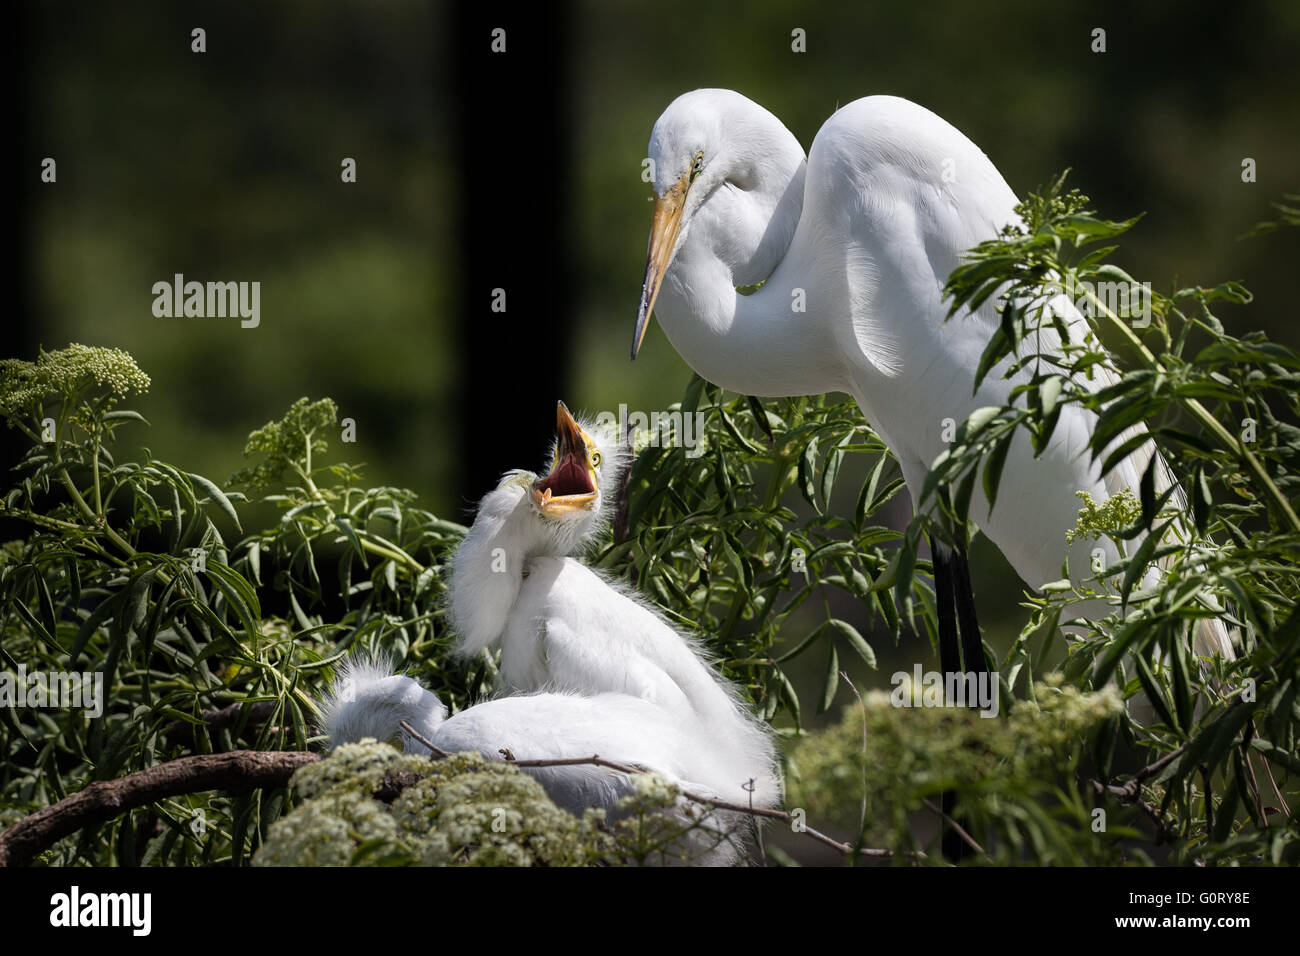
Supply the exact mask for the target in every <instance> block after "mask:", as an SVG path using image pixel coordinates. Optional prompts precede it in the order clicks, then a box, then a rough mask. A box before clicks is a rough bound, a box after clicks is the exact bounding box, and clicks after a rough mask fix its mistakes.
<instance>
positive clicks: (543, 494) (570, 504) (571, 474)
mask: <svg viewBox="0 0 1300 956" xmlns="http://www.w3.org/2000/svg"><path fill="white" fill-rule="evenodd" d="M555 433H556V436H557V438H558V442H557V443H556V447H555V461H554V462H553V463H552V465H551V471H550V474H548V475H546V477H544V478H541V479H538V480H537V481H536V482H534V483H533V486H532V489H531V491H532V496H533V501H534V503H536V505H537V507H538V509H539V510H540V511H541V512H542V513H543V514H545V515H550V516H559V515H564V514H567V513H570V512H574V511H585V510H589V509H590V508H591V506H592V505H593V504H594V503H595V501H596V469H595V467H593V465H592V463H591V453H590V451H589V447H588V442H589V439H588V438H587V434H586V432H584V431H583V430H582V429H581V428H580V427H579V426H578V423H577V422H576V421H574V418H573V416H572V415H570V414H569V409H568V408H566V407H565V405H564V402H557V403H556V407H555Z"/></svg>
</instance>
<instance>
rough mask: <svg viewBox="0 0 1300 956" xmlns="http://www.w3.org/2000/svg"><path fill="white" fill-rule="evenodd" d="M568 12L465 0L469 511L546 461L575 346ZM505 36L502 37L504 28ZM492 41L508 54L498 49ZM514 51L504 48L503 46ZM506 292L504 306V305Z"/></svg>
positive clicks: (450, 39)
mask: <svg viewBox="0 0 1300 956" xmlns="http://www.w3.org/2000/svg"><path fill="white" fill-rule="evenodd" d="M568 9H569V7H568V4H567V3H563V2H561V3H555V2H551V3H545V4H540V3H538V4H527V5H525V4H519V5H506V6H505V7H504V8H501V7H498V6H496V5H494V4H481V3H479V4H471V3H460V4H456V5H455V11H456V12H455V13H454V14H453V17H452V29H451V30H450V31H449V32H448V36H447V37H446V41H447V43H448V45H449V49H448V52H449V54H451V56H450V57H449V60H450V64H451V65H452V67H453V69H454V71H455V72H454V74H453V75H452V76H450V77H448V81H449V85H450V86H451V87H452V88H453V89H455V90H456V91H457V95H456V111H457V112H456V115H457V119H456V124H455V128H454V130H453V134H454V139H453V140H452V141H451V142H449V143H448V144H446V145H447V148H448V149H449V150H450V151H451V153H452V155H453V157H454V160H453V167H454V168H455V170H456V171H457V173H458V182H457V185H456V189H457V193H458V194H457V195H456V196H453V197H448V198H449V201H450V202H449V205H450V204H451V202H454V203H455V204H456V205H457V206H458V207H459V217H458V220H457V229H456V234H455V236H456V241H455V248H456V249H457V250H458V252H459V261H458V263H457V264H456V265H457V268H456V269H455V270H454V271H453V272H452V274H454V275H457V276H459V284H460V285H459V295H458V296H457V297H456V299H457V301H458V306H457V308H458V314H457V316H456V324H457V328H458V330H459V340H458V341H457V342H456V343H454V345H451V346H450V347H453V348H455V349H456V350H457V354H458V357H459V358H460V360H461V380H460V383H459V387H458V400H457V408H456V409H455V414H456V416H457V427H458V429H459V440H458V444H457V455H458V459H457V469H458V472H459V475H460V487H459V489H458V492H459V495H460V502H461V503H462V504H463V505H465V506H466V507H468V506H469V504H470V503H472V502H474V501H477V499H478V498H479V497H481V496H482V495H483V494H485V493H486V492H487V491H489V490H491V488H493V487H495V484H496V481H497V479H498V478H499V477H500V475H501V473H502V471H504V470H506V469H508V468H518V467H535V466H536V465H538V464H540V463H541V459H542V457H543V455H544V453H545V450H546V447H547V444H548V443H549V441H550V439H551V436H552V434H553V432H554V428H555V401H556V399H558V398H566V397H567V398H569V400H570V404H574V403H576V404H577V405H581V403H582V400H581V397H580V396H578V397H574V396H565V395H564V394H563V388H564V384H565V382H566V381H567V379H568V373H569V356H570V355H571V354H572V350H573V348H574V341H573V334H574V333H573V327H574V324H573V316H572V312H571V306H570V303H572V302H573V301H574V298H575V297H574V295H573V290H572V286H571V275H572V271H571V270H570V268H569V258H570V256H571V254H572V249H573V243H572V242H571V241H570V238H571V237H570V228H571V226H570V224H571V222H572V220H573V217H572V214H571V211H570V200H569V194H570V183H571V182H572V180H573V176H574V172H573V167H572V161H571V155H570V143H571V136H570V131H569V124H568V97H567V95H566V82H565V81H566V58H567V56H568V51H567V49H566V45H567V35H568V17H567V12H568ZM496 30H501V31H504V33H497V34H495V35H494V31H496ZM494 42H495V44H496V46H497V50H494V49H493V46H494ZM502 44H504V52H500V47H501V45H502ZM498 289H499V290H503V292H504V297H505V311H504V312H496V311H493V303H494V299H495V300H496V301H498V302H499V301H500V293H496V292H494V290H498Z"/></svg>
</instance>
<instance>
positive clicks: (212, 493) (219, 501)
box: [187, 472, 244, 534]
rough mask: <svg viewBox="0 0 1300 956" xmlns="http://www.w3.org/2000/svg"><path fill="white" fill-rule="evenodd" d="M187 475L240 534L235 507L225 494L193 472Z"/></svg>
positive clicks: (240, 528) (241, 530)
mask: <svg viewBox="0 0 1300 956" xmlns="http://www.w3.org/2000/svg"><path fill="white" fill-rule="evenodd" d="M187 474H188V475H189V477H190V481H192V482H194V483H195V484H196V485H198V486H199V487H200V488H201V489H203V493H204V494H206V495H207V496H208V497H209V498H211V499H212V500H213V501H214V502H215V503H216V505H217V507H218V508H220V509H221V511H222V513H223V514H225V516H226V517H227V518H229V519H230V520H231V521H232V522H234V525H235V528H236V529H237V530H238V531H239V532H240V533H241V534H242V533H243V531H244V529H243V528H242V527H240V524H239V515H238V514H237V513H236V512H235V506H234V505H232V504H231V503H230V499H229V498H227V497H226V495H225V493H224V492H223V491H222V490H221V489H220V488H218V487H217V486H216V485H215V484H213V483H212V482H211V481H209V480H208V479H207V478H204V477H203V476H202V475H196V474H194V473H193V472H187Z"/></svg>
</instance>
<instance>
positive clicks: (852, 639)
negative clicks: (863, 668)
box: [826, 617, 876, 670]
mask: <svg viewBox="0 0 1300 956" xmlns="http://www.w3.org/2000/svg"><path fill="white" fill-rule="evenodd" d="M826 623H827V625H828V626H830V627H832V628H834V629H835V630H836V631H839V633H840V635H841V636H842V637H843V638H844V639H845V640H846V641H848V643H849V647H851V648H853V650H854V651H856V652H857V654H858V656H859V657H861V658H862V660H863V661H865V662H866V665H867V666H868V667H870V668H872V669H873V670H874V669H875V667H876V652H875V651H873V650H872V649H871V645H870V644H868V643H867V641H866V638H864V637H863V636H862V635H861V634H860V633H858V629H857V628H855V627H854V626H853V625H852V624H850V623H849V622H848V621H843V620H840V619H839V618H837V617H833V618H831V619H830V620H828V621H827V622H826Z"/></svg>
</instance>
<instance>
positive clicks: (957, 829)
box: [921, 797, 984, 855]
mask: <svg viewBox="0 0 1300 956" xmlns="http://www.w3.org/2000/svg"><path fill="white" fill-rule="evenodd" d="M921 802H922V803H924V804H925V805H926V807H927V808H928V809H930V810H933V811H934V812H935V813H937V814H939V817H940V818H941V819H942V820H944V821H945V822H946V823H947V824H948V825H949V826H950V827H952V831H953V833H955V834H957V835H958V836H959V837H961V838H962V840H964V841H965V842H966V845H967V846H969V847H970V848H971V849H972V850H974V851H975V852H976V853H979V854H981V855H982V854H983V853H984V847H982V846H980V845H979V844H978V843H976V842H975V838H974V837H973V836H971V835H970V834H969V833H967V832H966V829H965V827H963V826H962V825H961V824H960V823H958V822H957V821H956V820H954V819H953V818H952V817H950V816H948V814H946V813H944V812H943V811H942V810H941V809H939V808H938V807H936V806H935V805H934V802H933V801H932V800H931V799H930V798H929V797H926V798H924V799H923V800H922V801H921Z"/></svg>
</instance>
